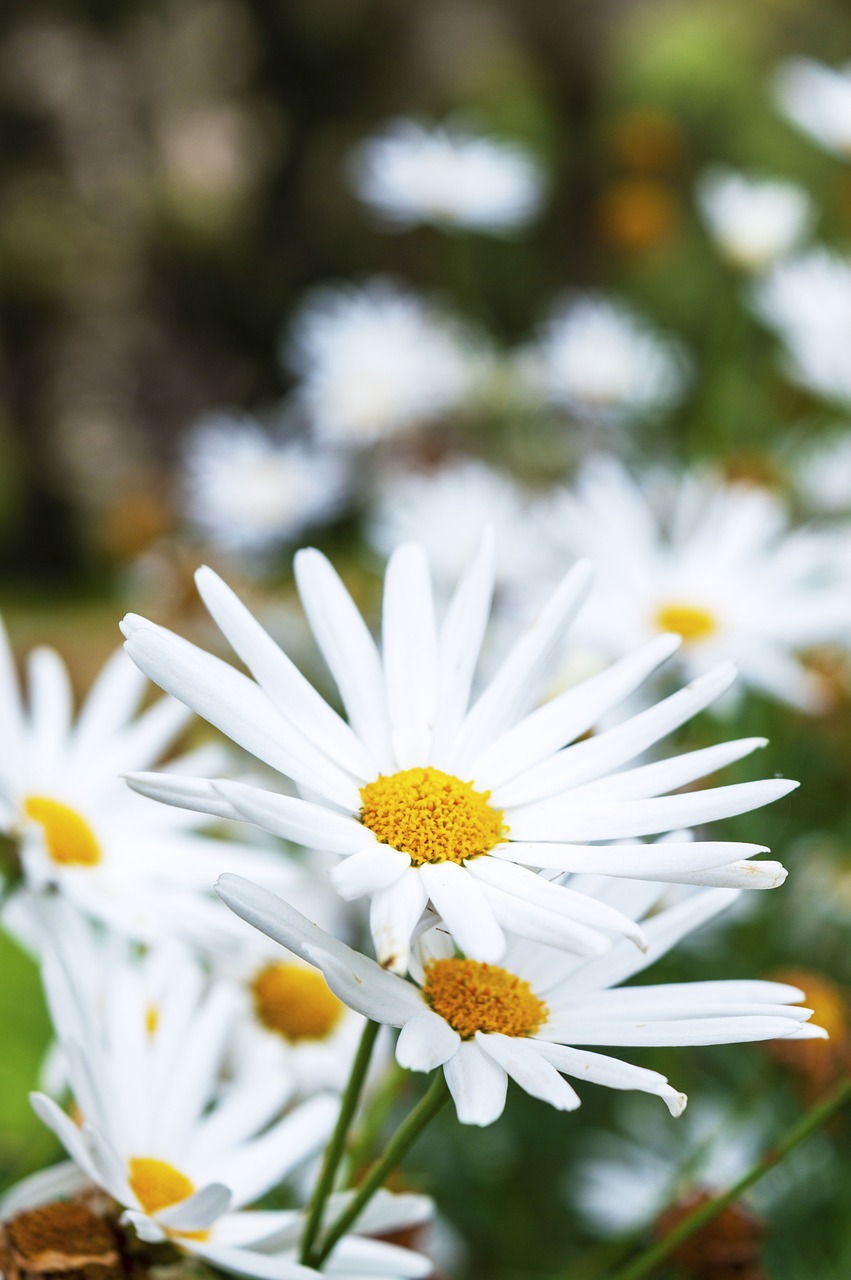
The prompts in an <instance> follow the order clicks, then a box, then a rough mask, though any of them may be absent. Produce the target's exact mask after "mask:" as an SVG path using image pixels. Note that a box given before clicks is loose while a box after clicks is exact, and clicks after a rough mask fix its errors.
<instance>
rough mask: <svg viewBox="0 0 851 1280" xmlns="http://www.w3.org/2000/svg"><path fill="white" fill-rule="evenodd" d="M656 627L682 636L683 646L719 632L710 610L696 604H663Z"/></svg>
mask: <svg viewBox="0 0 851 1280" xmlns="http://www.w3.org/2000/svg"><path fill="white" fill-rule="evenodd" d="M656 626H657V627H658V628H659V630H660V631H673V632H674V633H675V634H676V635H678V636H682V638H683V644H694V643H695V641H698V640H705V639H706V638H707V636H711V635H712V633H713V632H714V631H717V630H718V622H717V620H716V619H715V617H714V616H713V615H712V614H711V613H710V612H709V610H708V609H701V608H700V606H699V605H695V604H679V603H677V602H673V603H671V604H663V605H662V607H661V609H659V610H658V611H657V613H656Z"/></svg>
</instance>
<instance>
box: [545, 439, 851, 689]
mask: <svg viewBox="0 0 851 1280" xmlns="http://www.w3.org/2000/svg"><path fill="white" fill-rule="evenodd" d="M552 520H553V537H554V538H556V539H557V540H558V541H559V542H560V544H561V546H562V547H563V548H564V549H565V550H569V551H570V552H572V553H573V554H574V555H577V556H579V555H581V556H586V555H587V556H589V557H591V558H592V559H593V560H594V562H595V563H596V565H597V567H598V571H599V581H600V589H599V590H598V591H597V592H596V593H595V595H594V596H593V597H592V600H591V603H590V606H589V608H588V610H587V611H586V612H585V614H584V615H583V618H582V620H581V626H582V627H583V628H584V630H583V634H584V635H585V637H586V638H587V639H588V640H589V641H592V642H593V643H594V644H595V645H596V646H598V647H599V649H601V650H602V651H603V652H604V653H609V654H621V653H626V652H629V650H630V649H631V647H632V646H633V644H634V643H635V642H636V640H639V639H641V638H649V637H651V636H653V635H659V634H660V633H666V632H669V631H675V632H678V633H679V634H680V635H681V636H682V638H683V646H682V650H681V662H682V664H683V667H684V668H685V670H686V671H687V673H688V674H689V676H691V677H694V676H698V675H702V674H703V673H704V672H706V671H707V670H708V669H709V668H710V667H711V666H712V665H713V664H714V663H716V662H718V661H719V660H720V659H721V658H723V657H730V658H732V659H733V660H734V661H735V663H736V664H737V666H738V668H739V670H740V671H741V673H742V677H743V680H744V681H745V683H747V684H749V685H751V686H752V687H753V688H756V689H759V690H761V691H763V692H765V693H768V694H769V695H771V696H772V697H776V698H779V699H781V700H782V701H784V702H789V703H791V704H792V705H794V706H797V707H800V708H801V709H802V710H806V711H818V710H820V709H823V708H824V705H825V699H826V696H827V691H826V688H825V686H824V685H823V684H822V683H821V681H820V679H819V678H818V677H817V676H816V675H815V674H813V673H812V672H810V671H808V670H806V668H805V667H804V666H803V664H802V662H801V661H800V656H799V655H800V654H801V652H802V650H805V649H806V648H807V647H808V646H811V645H819V644H825V643H831V642H843V643H844V642H845V639H846V638H847V635H848V628H849V624H851V603H849V598H848V591H847V586H846V577H845V572H844V569H843V565H842V561H841V558H840V557H839V556H838V554H837V547H836V543H835V540H834V539H833V538H832V537H830V536H828V535H826V534H822V533H819V532H817V531H814V530H812V529H809V528H802V529H797V530H790V529H789V527H788V517H787V514H786V511H785V509H784V506H783V504H782V502H781V501H780V500H779V499H778V498H776V497H775V496H773V495H772V494H769V493H768V492H766V491H764V490H760V489H756V488H754V487H752V486H748V485H740V484H730V483H726V482H724V481H723V480H721V479H720V478H719V477H716V476H713V475H711V474H709V473H706V474H693V475H687V476H686V477H685V478H684V479H683V480H679V479H675V478H674V477H672V476H668V475H665V474H658V475H656V476H655V477H654V476H653V475H645V476H642V477H641V478H640V481H638V480H635V479H633V477H632V475H631V474H630V473H629V472H628V471H627V470H626V468H625V467H624V466H623V465H622V464H621V463H620V462H618V461H616V460H615V459H614V458H608V457H602V456H598V457H595V458H594V459H592V460H591V461H590V462H589V463H587V464H586V466H585V467H584V468H583V470H582V471H581V472H580V474H579V477H578V480H577V482H576V484H575V487H574V489H573V490H572V491H565V492H564V493H563V494H562V495H561V496H560V497H559V498H557V499H556V500H555V501H554V503H553V508H552Z"/></svg>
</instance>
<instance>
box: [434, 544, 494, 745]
mask: <svg viewBox="0 0 851 1280" xmlns="http://www.w3.org/2000/svg"><path fill="white" fill-rule="evenodd" d="M495 548H496V539H495V537H494V531H493V529H492V528H490V529H487V530H485V533H484V535H483V537H482V544H481V547H480V548H479V551H478V554H477V555H476V558H475V560H473V562H472V564H471V565H470V567H469V569H468V570H467V572H466V573H465V574H464V575H463V577H462V578H461V581H460V582H459V583H458V587H457V589H456V591H455V595H454V596H453V597H452V603H451V604H450V606H449V610H448V612H447V614H446V618H445V620H444V622H443V626H442V627H441V629H440V636H439V639H438V651H437V664H438V666H437V674H438V680H437V706H436V710H435V721H434V744H433V754H434V759H435V763H438V764H439V763H440V760H441V759H442V757H443V754H444V753H445V752H446V751H447V750H448V748H449V745H450V744H451V742H452V738H453V736H454V734H455V732H456V730H457V729H458V726H459V725H460V724H461V722H462V720H463V719H464V716H465V715H466V713H467V706H468V704H469V701H470V689H471V687H472V683H473V673H474V671H475V669H476V663H477V661H478V657H479V653H480V651H481V647H482V641H483V639H484V635H485V629H486V627H487V622H488V614H489V612H490V605H491V598H492V596H493V587H494V577H495V573H496V550H495Z"/></svg>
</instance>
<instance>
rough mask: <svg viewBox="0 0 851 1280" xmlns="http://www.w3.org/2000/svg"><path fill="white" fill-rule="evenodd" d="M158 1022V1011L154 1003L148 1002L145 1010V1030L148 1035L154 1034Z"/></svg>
mask: <svg viewBox="0 0 851 1280" xmlns="http://www.w3.org/2000/svg"><path fill="white" fill-rule="evenodd" d="M159 1024H160V1011H159V1009H158V1008H157V1006H156V1005H155V1004H149V1005H148V1007H147V1009H146V1010H145V1030H146V1031H147V1033H148V1035H149V1036H154V1035H156V1033H157V1027H158V1026H159Z"/></svg>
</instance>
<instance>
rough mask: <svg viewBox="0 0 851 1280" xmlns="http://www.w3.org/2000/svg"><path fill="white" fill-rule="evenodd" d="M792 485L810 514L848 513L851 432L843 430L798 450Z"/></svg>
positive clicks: (849, 508) (850, 474)
mask: <svg viewBox="0 0 851 1280" xmlns="http://www.w3.org/2000/svg"><path fill="white" fill-rule="evenodd" d="M793 483H794V486H795V490H796V492H797V493H798V495H799V496H800V497H801V498H802V500H803V502H804V504H805V505H806V506H807V507H808V508H809V510H811V511H815V512H818V513H819V514H821V515H848V514H849V513H851V430H849V429H848V428H847V427H846V428H845V429H844V431H842V433H841V434H840V433H835V434H833V435H830V436H828V437H826V438H824V439H819V440H815V441H813V442H812V443H811V444H808V445H807V446H806V447H802V448H800V449H799V450H798V451H797V453H796V455H795V459H794V472H793Z"/></svg>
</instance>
